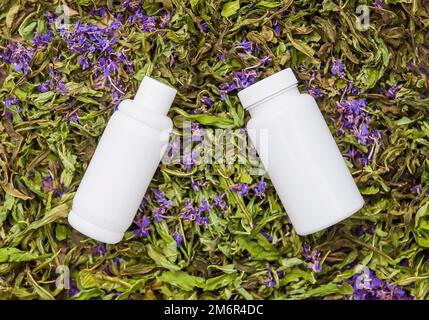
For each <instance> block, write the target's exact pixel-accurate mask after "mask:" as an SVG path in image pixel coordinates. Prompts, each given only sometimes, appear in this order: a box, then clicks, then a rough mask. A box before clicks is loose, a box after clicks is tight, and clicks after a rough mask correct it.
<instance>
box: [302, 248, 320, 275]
mask: <svg viewBox="0 0 429 320" xmlns="http://www.w3.org/2000/svg"><path fill="white" fill-rule="evenodd" d="M302 257H303V258H304V259H305V261H307V262H308V267H309V268H310V269H312V270H313V271H314V272H317V273H318V272H320V271H322V265H321V264H320V263H321V260H322V254H321V252H320V251H319V250H312V248H311V246H310V245H309V244H307V243H304V244H303V246H302Z"/></svg>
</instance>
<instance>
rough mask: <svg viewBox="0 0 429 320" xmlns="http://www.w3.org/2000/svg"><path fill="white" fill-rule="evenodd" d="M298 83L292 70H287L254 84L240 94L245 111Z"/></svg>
mask: <svg viewBox="0 0 429 320" xmlns="http://www.w3.org/2000/svg"><path fill="white" fill-rule="evenodd" d="M297 83H298V80H297V79H296V77H295V75H294V74H293V71H292V69H290V68H287V69H285V70H282V71H280V72H277V73H274V74H273V75H271V76H269V77H267V78H265V79H263V80H261V81H258V82H256V83H255V84H252V85H251V86H249V87H247V88H246V89H244V90H242V91H240V92H239V93H238V98H239V99H240V101H241V104H242V105H243V107H244V109H249V108H251V107H252V106H253V105H255V104H256V103H258V102H259V101H261V100H264V99H265V98H268V97H270V96H272V95H274V94H277V93H279V92H281V91H282V90H284V89H287V88H289V87H291V86H295V85H296V84H297Z"/></svg>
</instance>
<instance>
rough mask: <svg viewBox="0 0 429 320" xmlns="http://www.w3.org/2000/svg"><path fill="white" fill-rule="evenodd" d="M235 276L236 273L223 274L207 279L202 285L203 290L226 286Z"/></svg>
mask: <svg viewBox="0 0 429 320" xmlns="http://www.w3.org/2000/svg"><path fill="white" fill-rule="evenodd" d="M236 278H237V273H229V274H223V275H221V276H218V277H214V278H210V279H207V281H206V284H205V286H204V289H205V290H208V291H211V290H216V289H220V288H223V287H226V286H227V285H228V284H230V283H232V282H233V281H234V280H235V279H236Z"/></svg>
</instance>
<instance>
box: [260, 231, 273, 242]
mask: <svg viewBox="0 0 429 320" xmlns="http://www.w3.org/2000/svg"><path fill="white" fill-rule="evenodd" d="M259 233H260V234H262V235H263V236H264V237H265V238H266V239H267V240H268V241H269V242H273V237H271V236H270V235H269V234H268V233H267V232H265V231H264V230H261V231H259Z"/></svg>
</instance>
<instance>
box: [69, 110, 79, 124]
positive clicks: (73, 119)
mask: <svg viewBox="0 0 429 320" xmlns="http://www.w3.org/2000/svg"><path fill="white" fill-rule="evenodd" d="M69 122H74V123H77V122H78V118H77V113H76V112H73V114H72V115H71V116H70V117H69Z"/></svg>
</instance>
